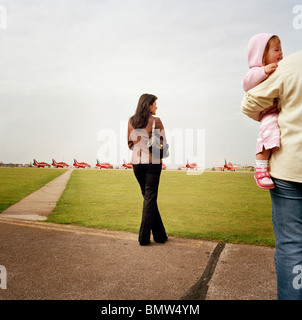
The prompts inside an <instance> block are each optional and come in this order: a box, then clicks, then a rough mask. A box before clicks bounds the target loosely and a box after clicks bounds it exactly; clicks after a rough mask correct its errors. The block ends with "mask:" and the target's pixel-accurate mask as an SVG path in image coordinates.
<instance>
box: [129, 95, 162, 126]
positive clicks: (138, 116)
mask: <svg viewBox="0 0 302 320" xmlns="http://www.w3.org/2000/svg"><path fill="white" fill-rule="evenodd" d="M156 100H157V97H156V96H154V95H153V94H148V93H145V94H143V95H142V96H141V97H140V98H139V100H138V104H137V108H136V111H135V114H134V116H132V117H131V118H130V123H131V124H132V127H133V128H134V129H138V128H145V127H146V126H147V124H148V120H149V117H150V106H152V104H153V103H154V102H155V101H156Z"/></svg>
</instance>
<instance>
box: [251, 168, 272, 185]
mask: <svg viewBox="0 0 302 320" xmlns="http://www.w3.org/2000/svg"><path fill="white" fill-rule="evenodd" d="M254 179H255V181H256V183H257V186H258V187H259V188H261V189H274V188H275V186H274V182H273V180H272V179H271V175H270V174H269V172H268V171H267V168H265V169H260V168H257V169H256V173H255V175H254Z"/></svg>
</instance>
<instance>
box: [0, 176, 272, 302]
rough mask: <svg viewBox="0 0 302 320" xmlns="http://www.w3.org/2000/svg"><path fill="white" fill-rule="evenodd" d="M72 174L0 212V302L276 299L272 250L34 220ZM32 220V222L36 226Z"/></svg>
mask: <svg viewBox="0 0 302 320" xmlns="http://www.w3.org/2000/svg"><path fill="white" fill-rule="evenodd" d="M70 174H71V170H69V171H68V172H66V173H64V174H63V175H62V176H60V177H58V178H56V179H55V180H53V181H52V182H50V183H48V184H47V185H45V186H44V187H43V188H41V189H40V190H38V191H36V192H35V193H33V194H32V195H30V196H28V197H27V198H25V199H24V200H22V201H20V202H19V203H18V204H16V205H14V206H12V207H10V208H9V209H7V210H6V211H5V212H3V213H2V214H0V252H1V255H0V265H1V266H4V267H5V268H6V271H7V289H5V290H4V289H1V288H0V300H24V299H26V300H31V299H44V300H48V299H55V300H57V299H59V300H71V299H72V300H74V299H85V300H86V299H94V300H95V299H97V300H178V299H181V300H275V299H276V278H275V270H274V258H273V255H274V249H273V248H267V247H258V246H248V245H233V244H220V243H216V242H211V241H202V240H190V239H180V238H176V237H169V241H168V242H166V243H165V244H157V243H154V242H151V245H150V246H144V247H141V246H139V244H138V241H137V235H136V234H133V233H127V232H114V231H106V230H100V229H93V228H84V227H78V226H71V225H58V224H53V223H48V222H44V221H40V220H41V219H44V218H45V217H46V215H47V214H48V213H50V212H51V211H52V210H53V208H54V206H55V203H56V202H57V200H58V198H59V197H60V195H61V193H62V191H63V190H64V188H65V185H66V183H67V181H68V179H69V176H70ZM34 220H36V221H34Z"/></svg>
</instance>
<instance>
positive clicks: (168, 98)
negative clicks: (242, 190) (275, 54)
mask: <svg viewBox="0 0 302 320" xmlns="http://www.w3.org/2000/svg"><path fill="white" fill-rule="evenodd" d="M297 4H299V1H298V2H297V1H296V0H294V1H292V0H252V1H250V0H248V1H240V0H223V1H213V0H211V1H210V0H152V1H151V0H64V1H59V0H43V1H42V0H40V1H38V0H11V1H5V0H0V6H2V7H4V8H5V9H6V18H7V19H6V20H7V25H6V28H3V27H2V28H0V43H1V44H0V161H3V162H19V163H29V162H31V161H32V159H33V158H36V159H37V160H38V161H46V162H51V159H52V158H55V159H56V160H57V161H62V160H64V161H66V162H67V163H69V164H72V163H73V159H74V158H77V160H78V161H85V162H88V163H90V164H91V165H93V166H94V165H95V163H96V158H97V157H98V158H100V160H101V161H111V162H113V163H114V164H120V161H121V159H123V158H125V159H126V160H127V161H128V160H130V156H131V153H130V152H128V151H127V146H126V131H125V125H126V123H127V120H128V118H129V117H130V116H131V115H132V114H133V113H134V111H135V109H136V105H137V101H138V99H139V96H140V95H141V94H143V93H152V94H155V95H156V96H157V97H158V102H157V105H158V113H157V116H159V117H160V118H161V119H162V121H163V123H164V126H165V128H166V130H167V136H168V140H169V139H170V141H169V142H170V144H171V151H172V158H171V159H170V160H168V162H172V163H173V161H174V160H175V159H174V158H173V154H174V153H175V152H177V151H176V150H177V149H178V144H184V143H188V141H187V140H188V138H185V136H186V134H187V133H189V135H190V134H191V136H192V139H191V140H192V145H193V147H192V148H194V151H193V153H192V155H191V154H185V152H184V155H183V160H184V162H186V159H187V158H189V160H190V161H193V160H195V159H194V156H196V148H197V146H196V144H197V143H199V142H198V141H197V138H196V135H197V130H203V131H204V133H205V164H206V166H207V167H212V166H217V165H221V164H223V162H224V159H225V158H227V160H228V161H232V162H233V163H238V164H252V165H253V164H254V158H255V155H254V153H255V144H256V137H257V134H258V131H259V124H258V123H257V122H255V121H253V120H251V119H249V118H247V117H246V116H244V115H243V114H242V113H241V111H240V102H241V99H242V97H243V94H244V92H243V89H242V88H241V79H242V77H243V76H244V75H245V73H246V72H247V70H248V65H247V52H246V47H247V43H248V41H249V39H250V38H251V37H252V36H253V35H254V34H256V33H259V32H271V33H275V34H277V35H279V37H280V38H281V41H282V46H283V52H284V55H285V56H286V55H289V54H291V53H293V52H295V51H298V50H301V49H302V41H301V40H302V29H299V30H297V29H295V28H294V27H293V19H294V17H295V14H294V13H293V8H294V7H295V6H296V5H297ZM301 5H302V0H301ZM0 19H1V16H0ZM2 19H3V16H2ZM0 22H1V21H0ZM0 25H1V24H0ZM176 132H177V133H178V134H179V136H178V137H181V136H183V140H179V139H175V138H174V137H173V135H174V134H175V133H176ZM169 133H170V136H169ZM189 135H188V136H189ZM188 136H187V137H188ZM109 142H110V143H111V142H112V143H113V144H114V146H113V149H115V150H116V151H115V152H112V150H109V151H108V150H107V152H106V148H107V147H108V145H109ZM182 147H184V149H186V146H184V145H182V146H180V149H181V148H182ZM178 150H179V149H178Z"/></svg>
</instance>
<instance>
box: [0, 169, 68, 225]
mask: <svg viewBox="0 0 302 320" xmlns="http://www.w3.org/2000/svg"><path fill="white" fill-rule="evenodd" d="M73 170H74V169H69V170H68V171H66V172H65V173H63V174H62V175H60V176H59V177H57V178H55V179H54V180H52V181H50V182H49V183H47V184H46V185H45V186H43V187H42V188H40V189H39V190H37V191H35V192H33V193H32V194H30V195H28V196H27V197H25V198H24V199H23V200H21V201H19V202H17V203H15V204H14V205H12V206H11V207H9V208H7V209H6V210H5V211H3V212H2V213H1V217H12V218H20V219H27V220H46V219H47V215H48V214H50V213H51V212H52V211H53V209H54V208H55V207H56V204H57V201H58V200H59V198H60V196H61V194H62V192H63V191H64V189H65V186H66V184H67V182H68V180H69V178H70V175H71V173H72V171H73Z"/></svg>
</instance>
